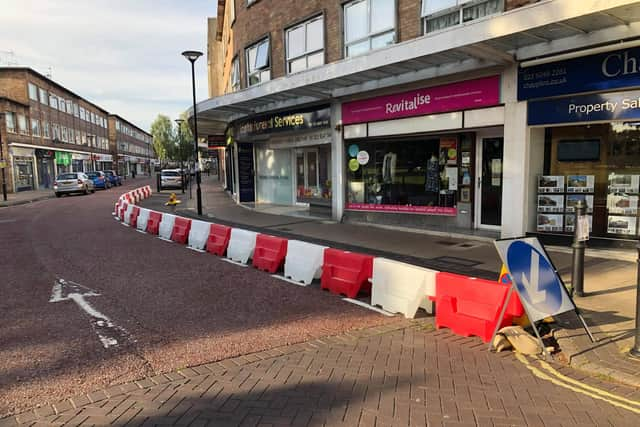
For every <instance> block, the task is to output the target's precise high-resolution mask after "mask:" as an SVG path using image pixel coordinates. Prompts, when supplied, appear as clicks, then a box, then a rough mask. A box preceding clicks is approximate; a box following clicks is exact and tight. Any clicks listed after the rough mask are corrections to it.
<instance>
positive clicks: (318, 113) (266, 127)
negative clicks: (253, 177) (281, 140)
mask: <svg viewBox="0 0 640 427" xmlns="http://www.w3.org/2000/svg"><path fill="white" fill-rule="evenodd" d="M330 121H331V110H330V108H329V107H323V108H320V109H313V110H302V111H300V110H296V111H285V112H282V113H277V114H269V115H264V116H258V117H255V118H252V119H249V120H243V121H240V122H238V123H237V124H236V126H235V135H236V136H238V137H243V136H252V135H265V134H272V133H278V132H287V131H292V130H310V129H319V128H327V127H329V126H330Z"/></svg>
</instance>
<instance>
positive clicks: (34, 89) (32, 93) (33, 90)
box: [28, 83, 38, 101]
mask: <svg viewBox="0 0 640 427" xmlns="http://www.w3.org/2000/svg"><path fill="white" fill-rule="evenodd" d="M28 86H29V99H31V100H32V101H38V86H36V85H34V84H33V83H29V84H28Z"/></svg>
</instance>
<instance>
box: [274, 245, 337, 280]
mask: <svg viewBox="0 0 640 427" xmlns="http://www.w3.org/2000/svg"><path fill="white" fill-rule="evenodd" d="M326 248H327V247H326V246H320V245H314V244H312V243H307V242H302V241H300V240H289V243H288V244H287V256H286V258H285V260H284V277H286V278H290V279H291V280H295V281H296V282H303V283H304V284H305V285H309V284H311V282H312V281H313V279H314V278H315V279H319V278H320V276H321V275H322V263H323V262H324V250H325V249H326Z"/></svg>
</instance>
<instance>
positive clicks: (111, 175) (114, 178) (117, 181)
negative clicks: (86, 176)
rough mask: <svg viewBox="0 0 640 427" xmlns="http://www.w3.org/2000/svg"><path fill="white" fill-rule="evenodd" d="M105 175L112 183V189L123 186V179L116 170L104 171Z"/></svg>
mask: <svg viewBox="0 0 640 427" xmlns="http://www.w3.org/2000/svg"><path fill="white" fill-rule="evenodd" d="M104 174H105V175H106V176H107V179H108V180H109V182H110V183H111V186H112V187H115V186H117V185H122V177H121V176H120V175H118V174H117V173H116V171H114V170H107V171H104Z"/></svg>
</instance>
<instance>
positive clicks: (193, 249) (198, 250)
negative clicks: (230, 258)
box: [186, 246, 206, 254]
mask: <svg viewBox="0 0 640 427" xmlns="http://www.w3.org/2000/svg"><path fill="white" fill-rule="evenodd" d="M186 248H187V249H190V250H192V251H194V252H200V253H201V254H203V253H205V252H206V251H203V250H202V249H198V248H192V247H191V246H187V247H186Z"/></svg>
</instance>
